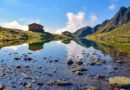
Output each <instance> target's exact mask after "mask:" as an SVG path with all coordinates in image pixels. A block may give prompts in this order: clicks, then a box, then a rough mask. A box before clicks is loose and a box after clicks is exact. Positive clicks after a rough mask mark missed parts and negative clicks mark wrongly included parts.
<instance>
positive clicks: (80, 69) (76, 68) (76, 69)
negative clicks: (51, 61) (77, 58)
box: [73, 67, 87, 72]
mask: <svg viewBox="0 0 130 90" xmlns="http://www.w3.org/2000/svg"><path fill="white" fill-rule="evenodd" d="M76 71H87V69H86V68H84V67H75V68H74V69H73V72H76Z"/></svg>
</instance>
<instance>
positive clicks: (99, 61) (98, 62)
mask: <svg viewBox="0 0 130 90" xmlns="http://www.w3.org/2000/svg"><path fill="white" fill-rule="evenodd" d="M105 63H106V62H105V61H103V60H97V61H92V62H91V63H90V65H102V64H105Z"/></svg>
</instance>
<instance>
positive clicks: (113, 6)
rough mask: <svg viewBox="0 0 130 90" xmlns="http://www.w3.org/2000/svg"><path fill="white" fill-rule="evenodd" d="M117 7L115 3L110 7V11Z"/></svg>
mask: <svg viewBox="0 0 130 90" xmlns="http://www.w3.org/2000/svg"><path fill="white" fill-rule="evenodd" d="M115 7H116V4H114V3H113V4H111V5H110V6H109V7H108V9H109V10H114V9H115Z"/></svg>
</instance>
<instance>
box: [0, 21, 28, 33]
mask: <svg viewBox="0 0 130 90" xmlns="http://www.w3.org/2000/svg"><path fill="white" fill-rule="evenodd" d="M0 25H1V26H2V27H6V28H14V29H20V30H24V31H27V30H28V26H27V25H21V24H20V23H18V22H17V21H11V22H2V23H0Z"/></svg>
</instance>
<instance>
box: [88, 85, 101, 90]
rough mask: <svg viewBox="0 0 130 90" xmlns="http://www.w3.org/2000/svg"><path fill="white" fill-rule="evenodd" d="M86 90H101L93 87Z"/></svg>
mask: <svg viewBox="0 0 130 90" xmlns="http://www.w3.org/2000/svg"><path fill="white" fill-rule="evenodd" d="M86 90H99V89H97V88H96V87H93V86H87V87H86Z"/></svg>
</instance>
